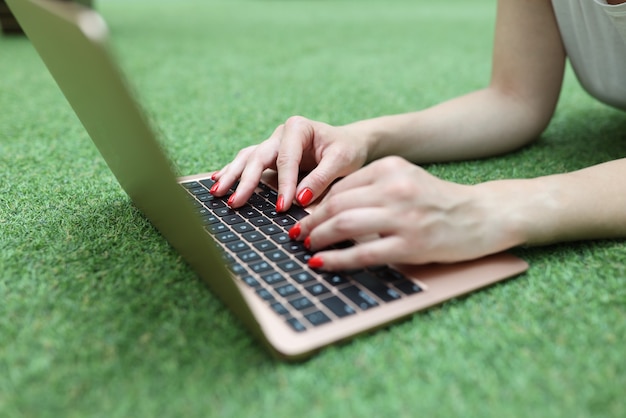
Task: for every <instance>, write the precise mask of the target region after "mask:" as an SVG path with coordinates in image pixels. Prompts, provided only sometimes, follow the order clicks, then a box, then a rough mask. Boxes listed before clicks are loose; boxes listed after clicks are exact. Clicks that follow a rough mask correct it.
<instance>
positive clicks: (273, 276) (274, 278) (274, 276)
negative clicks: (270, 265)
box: [261, 272, 285, 285]
mask: <svg viewBox="0 0 626 418" xmlns="http://www.w3.org/2000/svg"><path fill="white" fill-rule="evenodd" d="M261 279H263V281H264V282H265V283H267V284H269V285H275V284H276V283H280V282H284V281H285V278H284V277H283V275H282V274H280V273H277V272H273V273H268V274H264V275H263V276H261Z"/></svg>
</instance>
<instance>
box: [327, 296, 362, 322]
mask: <svg viewBox="0 0 626 418" xmlns="http://www.w3.org/2000/svg"><path fill="white" fill-rule="evenodd" d="M322 304H323V305H324V306H326V307H327V308H328V309H329V310H330V311H331V312H332V313H334V314H335V315H336V316H337V317H339V318H343V317H344V316H348V315H352V314H355V313H356V311H355V310H354V308H353V307H352V306H350V305H348V304H347V303H345V302H344V301H343V300H341V299H340V298H339V297H338V296H332V297H330V298H327V299H324V300H322Z"/></svg>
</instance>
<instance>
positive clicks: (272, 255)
mask: <svg viewBox="0 0 626 418" xmlns="http://www.w3.org/2000/svg"><path fill="white" fill-rule="evenodd" d="M265 256H266V257H267V258H269V259H270V260H272V261H273V262H275V263H277V262H279V261H283V260H287V259H288V258H289V256H288V255H287V254H285V253H284V252H282V251H281V250H274V251H270V252H268V253H266V254H265Z"/></svg>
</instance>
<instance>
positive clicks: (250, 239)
mask: <svg viewBox="0 0 626 418" xmlns="http://www.w3.org/2000/svg"><path fill="white" fill-rule="evenodd" d="M214 183H215V182H214V181H213V180H211V179H203V180H198V181H189V182H185V183H182V184H181V185H182V186H183V187H184V188H185V189H186V190H187V192H189V194H190V196H192V199H191V200H192V202H193V204H194V206H195V208H196V211H197V212H198V214H199V215H200V217H201V219H202V223H203V224H204V227H205V229H206V230H207V232H208V233H209V234H210V235H211V236H212V237H213V238H214V239H215V241H216V242H217V243H218V246H219V247H220V248H221V249H222V255H223V257H224V260H225V261H226V265H227V266H228V268H229V269H230V270H231V271H232V273H234V275H235V276H237V277H238V278H239V279H240V280H242V281H243V282H244V283H245V284H246V285H248V286H250V287H251V288H252V289H254V290H255V292H256V294H257V295H258V296H259V297H260V298H261V299H262V300H263V301H265V303H267V304H268V305H269V306H270V307H271V308H272V310H273V311H274V312H276V314H277V315H279V316H280V317H282V318H283V319H284V320H285V321H286V323H287V324H289V325H290V326H291V327H292V328H293V329H294V330H295V331H297V332H304V331H306V330H308V329H311V328H315V327H319V326H322V325H324V324H327V323H330V322H331V321H336V320H339V319H341V318H345V317H349V316H351V315H354V314H356V313H357V312H359V311H366V310H369V309H373V308H376V307H377V306H381V305H383V304H386V303H393V302H394V301H397V300H400V299H402V298H403V297H406V296H408V295H412V294H415V293H418V292H421V291H422V289H421V288H420V287H419V286H418V285H417V284H415V283H414V282H413V281H411V280H410V279H408V278H406V277H404V276H403V275H402V274H401V273H399V272H398V271H396V270H393V269H391V268H390V267H387V266H378V267H370V268H366V269H358V270H350V271H342V272H332V273H331V272H322V271H316V270H314V269H311V268H310V267H309V266H308V265H307V261H308V259H309V258H310V257H311V256H312V253H311V252H309V251H308V250H307V249H306V248H305V247H304V245H303V244H302V242H300V241H293V240H291V239H290V238H289V234H288V231H289V229H290V228H291V227H292V226H293V225H294V224H295V223H296V222H297V221H298V220H300V219H302V218H303V217H305V216H306V215H307V212H306V211H305V210H304V209H302V208H301V207H299V206H295V205H293V206H292V207H291V208H290V209H289V210H288V211H287V212H280V213H279V212H276V198H277V193H276V191H274V190H272V189H271V188H270V187H268V186H267V185H265V184H263V183H259V186H258V188H257V189H256V191H255V193H254V194H253V195H252V197H251V198H250V200H248V203H247V204H246V205H245V206H243V207H241V208H237V209H233V208H230V207H229V206H228V205H227V204H226V202H227V200H228V197H229V196H230V195H231V194H232V190H231V191H230V192H229V193H228V194H227V195H226V196H223V197H215V196H213V195H211V194H210V193H209V189H210V188H211V186H213V184H214ZM349 245H353V244H352V243H349V242H344V243H341V244H337V245H335V246H333V247H334V248H344V247H345V246H349Z"/></svg>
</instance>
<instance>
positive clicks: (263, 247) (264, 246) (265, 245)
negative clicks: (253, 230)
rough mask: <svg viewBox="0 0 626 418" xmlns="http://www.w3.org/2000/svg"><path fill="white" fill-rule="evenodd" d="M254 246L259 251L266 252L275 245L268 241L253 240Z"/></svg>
mask: <svg viewBox="0 0 626 418" xmlns="http://www.w3.org/2000/svg"><path fill="white" fill-rule="evenodd" d="M254 248H256V249H257V250H259V251H261V252H262V253H266V252H268V251H270V250H273V249H274V248H276V245H274V244H273V243H272V242H270V241H259V242H255V243H254Z"/></svg>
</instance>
